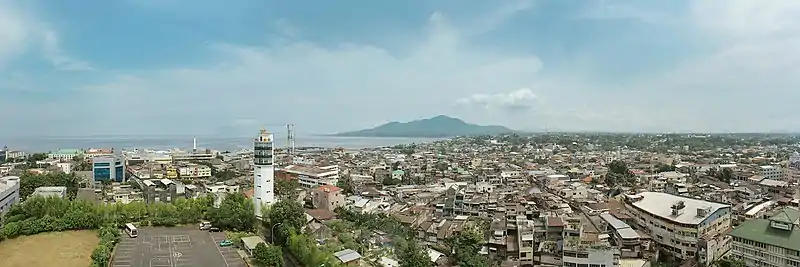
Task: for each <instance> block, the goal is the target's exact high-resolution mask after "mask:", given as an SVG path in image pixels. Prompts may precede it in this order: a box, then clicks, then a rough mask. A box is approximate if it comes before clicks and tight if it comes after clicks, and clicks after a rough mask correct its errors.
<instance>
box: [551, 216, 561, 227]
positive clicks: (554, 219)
mask: <svg viewBox="0 0 800 267" xmlns="http://www.w3.org/2000/svg"><path fill="white" fill-rule="evenodd" d="M547 226H550V227H564V220H562V219H561V218H560V217H547Z"/></svg>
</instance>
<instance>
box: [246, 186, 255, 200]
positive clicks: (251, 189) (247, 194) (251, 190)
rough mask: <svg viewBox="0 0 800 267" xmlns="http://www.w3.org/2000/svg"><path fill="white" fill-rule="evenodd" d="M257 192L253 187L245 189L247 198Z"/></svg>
mask: <svg viewBox="0 0 800 267" xmlns="http://www.w3.org/2000/svg"><path fill="white" fill-rule="evenodd" d="M255 194H256V190H255V189H253V188H250V189H248V190H247V191H244V197H246V198H253V195H255Z"/></svg>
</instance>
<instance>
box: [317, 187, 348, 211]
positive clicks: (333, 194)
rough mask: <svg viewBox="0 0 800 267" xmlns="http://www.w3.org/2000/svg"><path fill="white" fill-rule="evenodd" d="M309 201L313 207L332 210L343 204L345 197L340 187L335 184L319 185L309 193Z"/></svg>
mask: <svg viewBox="0 0 800 267" xmlns="http://www.w3.org/2000/svg"><path fill="white" fill-rule="evenodd" d="M311 200H312V201H311V202H312V204H313V205H314V208H317V209H325V210H328V211H334V210H336V208H338V207H341V206H344V204H345V199H344V194H343V191H342V189H341V188H339V187H337V186H335V185H321V186H319V187H317V188H316V189H314V191H313V192H312V194H311Z"/></svg>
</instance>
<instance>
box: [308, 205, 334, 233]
mask: <svg viewBox="0 0 800 267" xmlns="http://www.w3.org/2000/svg"><path fill="white" fill-rule="evenodd" d="M335 217H336V214H335V213H333V212H330V211H328V210H324V209H316V210H308V211H306V218H307V220H306V226H305V231H306V232H307V233H308V234H310V235H312V236H314V238H315V239H320V240H325V239H328V238H330V237H331V236H333V233H332V231H331V229H330V227H328V226H327V225H325V222H327V221H330V220H333V219H334V218H335Z"/></svg>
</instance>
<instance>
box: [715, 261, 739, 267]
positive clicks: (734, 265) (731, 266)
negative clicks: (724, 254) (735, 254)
mask: <svg viewBox="0 0 800 267" xmlns="http://www.w3.org/2000/svg"><path fill="white" fill-rule="evenodd" d="M711 265H712V266H715V267H745V266H746V265H745V263H744V262H743V261H741V260H737V259H721V260H717V261H714V262H712V263H711Z"/></svg>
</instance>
